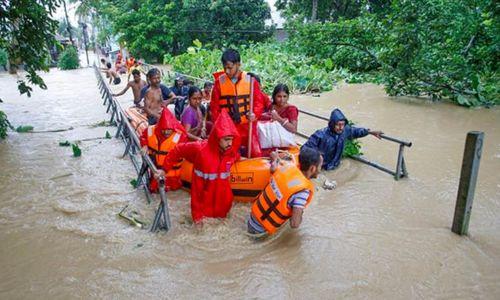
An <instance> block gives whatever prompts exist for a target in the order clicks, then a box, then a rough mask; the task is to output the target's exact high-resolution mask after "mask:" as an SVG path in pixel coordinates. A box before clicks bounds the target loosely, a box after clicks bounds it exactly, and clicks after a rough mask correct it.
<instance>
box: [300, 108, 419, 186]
mask: <svg viewBox="0 0 500 300" xmlns="http://www.w3.org/2000/svg"><path fill="white" fill-rule="evenodd" d="M299 112H301V113H303V114H305V115H309V116H311V117H315V118H317V119H320V120H324V121H327V122H328V121H330V120H329V119H328V118H326V117H323V116H320V115H317V114H315V113H311V112H308V111H305V110H301V109H299ZM297 135H298V136H300V137H303V138H306V139H308V138H309V136H308V135H305V134H303V133H300V132H297ZM380 138H381V139H383V140H387V141H390V142H394V143H397V144H399V152H398V160H397V163H396V170H395V171H393V170H390V169H388V168H386V167H384V166H382V165H380V164H378V163H376V162H372V161H369V160H367V159H366V158H364V157H363V156H360V155H351V156H349V157H350V158H352V159H354V160H357V161H359V162H362V163H364V164H367V165H369V166H371V167H374V168H377V169H379V170H380V171H383V172H386V173H389V174H391V175H392V176H394V179H395V180H399V179H400V178H403V177H408V170H407V169H406V162H405V158H404V148H405V147H408V148H409V147H411V146H412V143H411V142H407V141H404V140H401V139H398V138H394V137H390V136H388V135H385V134H382V135H381V136H380Z"/></svg>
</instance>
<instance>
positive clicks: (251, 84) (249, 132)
mask: <svg viewBox="0 0 500 300" xmlns="http://www.w3.org/2000/svg"><path fill="white" fill-rule="evenodd" d="M250 114H253V77H252V76H250ZM252 123H253V122H252V121H251V120H250V121H249V122H248V155H247V157H248V158H251V157H252Z"/></svg>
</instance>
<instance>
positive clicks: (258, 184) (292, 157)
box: [126, 107, 300, 202]
mask: <svg viewBox="0 0 500 300" xmlns="http://www.w3.org/2000/svg"><path fill="white" fill-rule="evenodd" d="M126 113H127V115H128V117H129V121H130V123H131V125H132V126H133V127H134V128H135V130H136V133H137V135H138V136H140V135H141V134H142V131H143V130H144V129H146V128H147V127H148V121H147V117H146V115H145V114H144V113H143V112H142V109H140V108H137V107H130V108H128V109H127V110H126ZM299 150H300V149H299V147H298V146H295V147H292V148H289V149H286V150H280V151H279V156H280V158H281V159H283V160H284V161H285V163H293V164H297V163H298V161H299V160H298V155H299ZM270 167H271V166H270V159H269V158H268V157H257V158H242V159H241V160H239V161H237V162H236V163H235V164H234V165H233V166H232V167H231V176H230V178H229V180H230V185H231V189H232V190H233V195H234V200H235V201H239V202H253V201H254V200H255V199H257V196H258V195H259V193H260V192H262V191H263V190H264V188H265V187H266V185H267V184H268V183H269V178H270V177H271V171H270ZM192 173H193V164H191V163H190V162H188V161H186V160H185V161H184V162H183V163H182V166H181V181H182V186H183V188H184V189H186V190H189V189H190V187H191V175H192Z"/></svg>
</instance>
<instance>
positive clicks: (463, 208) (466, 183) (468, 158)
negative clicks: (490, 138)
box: [451, 131, 484, 235]
mask: <svg viewBox="0 0 500 300" xmlns="http://www.w3.org/2000/svg"><path fill="white" fill-rule="evenodd" d="M483 139H484V133H483V132H479V131H470V132H469V133H467V138H466V140H465V150H464V158H463V161H462V170H461V172H460V183H459V186H458V195H457V203H456V205H455V216H454V217H453V224H452V226H451V231H453V232H454V233H456V234H458V235H464V234H467V232H468V230H469V219H470V215H471V211H472V201H473V200H474V192H475V189H476V181H477V174H478V171H479V162H480V160H481V152H482V150H483Z"/></svg>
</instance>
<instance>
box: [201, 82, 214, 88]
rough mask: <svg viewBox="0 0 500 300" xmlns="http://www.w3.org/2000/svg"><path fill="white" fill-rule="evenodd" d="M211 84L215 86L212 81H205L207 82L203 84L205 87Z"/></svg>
mask: <svg viewBox="0 0 500 300" xmlns="http://www.w3.org/2000/svg"><path fill="white" fill-rule="evenodd" d="M209 86H214V84H213V83H211V82H210V81H205V84H204V85H203V88H207V87H209Z"/></svg>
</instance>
